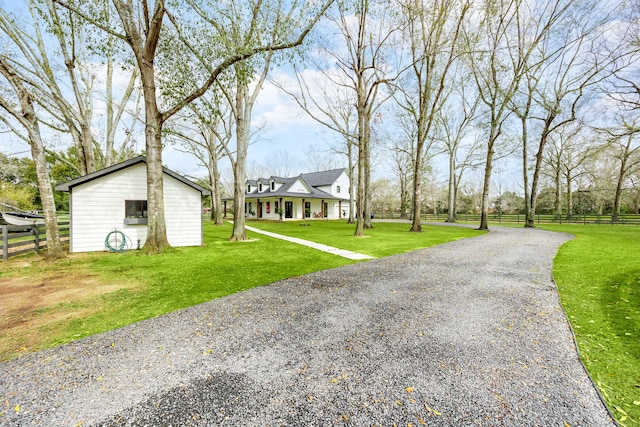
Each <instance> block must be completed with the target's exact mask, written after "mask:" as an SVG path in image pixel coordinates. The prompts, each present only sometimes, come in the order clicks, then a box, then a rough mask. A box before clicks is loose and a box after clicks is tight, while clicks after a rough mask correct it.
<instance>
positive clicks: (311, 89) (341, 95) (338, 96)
mask: <svg viewBox="0 0 640 427" xmlns="http://www.w3.org/2000/svg"><path fill="white" fill-rule="evenodd" d="M312 65H314V66H315V67H316V68H319V69H322V68H323V66H322V65H321V64H318V63H314V64H312ZM294 69H295V70H296V74H295V77H296V82H295V85H293V86H294V87H291V86H290V85H286V84H284V83H283V82H278V81H274V82H273V83H274V84H275V85H276V86H277V87H278V88H280V89H281V90H282V91H284V92H285V93H286V94H288V95H290V96H291V97H292V99H294V100H295V102H296V103H297V104H298V106H299V107H300V108H302V109H303V110H304V111H305V112H306V113H307V114H308V115H309V117H311V118H312V119H313V120H315V121H316V122H318V123H320V124H321V125H323V126H325V127H326V128H327V129H329V130H331V131H333V132H335V133H337V134H338V139H339V142H338V143H337V144H335V145H334V146H333V147H332V150H333V151H334V152H336V153H338V154H341V155H344V156H346V158H347V175H348V176H349V197H350V206H353V201H354V200H353V197H354V194H355V191H354V188H355V183H356V175H355V173H354V171H355V163H354V153H355V151H356V150H357V142H358V132H357V129H358V122H357V114H356V111H355V109H354V108H353V105H354V104H355V99H354V97H353V93H352V91H351V90H349V89H347V88H346V87H345V86H347V83H346V82H344V84H335V83H336V82H335V81H334V80H333V79H332V76H331V75H326V74H325V73H324V72H320V73H319V74H317V75H316V77H317V78H315V79H310V78H308V77H305V71H304V70H303V71H301V70H299V69H298V67H294ZM327 79H328V80H330V81H332V82H333V83H334V84H330V85H327V84H326V80H327ZM320 151H321V150H319V149H318V148H316V147H312V148H311V149H310V151H309V153H307V158H308V163H309V167H310V169H311V170H313V171H320V170H327V169H331V168H333V167H334V166H335V161H334V159H333V158H331V157H330V156H328V155H327V153H323V152H320ZM354 218H355V217H354V209H349V219H348V223H349V224H351V223H353V222H355V221H354Z"/></svg>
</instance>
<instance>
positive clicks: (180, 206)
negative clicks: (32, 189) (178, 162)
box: [70, 163, 202, 252]
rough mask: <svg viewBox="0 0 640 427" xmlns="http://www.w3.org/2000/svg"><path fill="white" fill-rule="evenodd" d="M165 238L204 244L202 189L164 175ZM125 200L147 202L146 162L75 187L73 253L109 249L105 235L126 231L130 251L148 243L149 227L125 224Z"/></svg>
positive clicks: (182, 243)
mask: <svg viewBox="0 0 640 427" xmlns="http://www.w3.org/2000/svg"><path fill="white" fill-rule="evenodd" d="M164 191H165V220H166V224H167V238H168V240H169V243H170V244H171V245H172V246H193V245H201V244H202V205H201V195H200V192H199V191H197V190H195V189H193V188H191V187H189V186H187V185H185V184H183V183H182V182H180V181H177V180H176V179H174V178H172V177H170V176H169V175H166V174H165V175H164ZM125 200H147V169H146V164H145V163H140V164H137V165H134V166H131V167H129V168H126V169H123V170H120V171H117V172H113V173H111V174H109V175H106V176H103V177H100V178H97V179H95V180H92V181H89V182H86V183H84V184H81V185H78V186H76V187H73V188H72V189H71V237H70V246H71V252H91V251H102V250H105V238H106V237H107V235H108V234H109V233H110V232H112V231H114V230H119V231H122V232H123V233H124V234H125V235H126V236H127V237H128V238H129V240H131V249H135V248H136V247H137V246H138V240H139V241H140V246H143V245H144V242H145V241H146V239H147V225H146V224H139V225H125V224H124V217H125Z"/></svg>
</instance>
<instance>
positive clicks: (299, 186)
mask: <svg viewBox="0 0 640 427" xmlns="http://www.w3.org/2000/svg"><path fill="white" fill-rule="evenodd" d="M288 191H289V192H290V193H307V194H309V193H310V191H309V190H308V189H307V186H306V185H305V184H304V183H303V181H302V180H301V179H296V181H295V182H294V183H293V184H292V185H291V187H289V190H288Z"/></svg>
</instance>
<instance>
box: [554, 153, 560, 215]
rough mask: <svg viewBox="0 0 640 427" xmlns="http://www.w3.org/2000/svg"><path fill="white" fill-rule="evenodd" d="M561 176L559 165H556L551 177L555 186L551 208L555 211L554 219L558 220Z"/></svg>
mask: <svg viewBox="0 0 640 427" xmlns="http://www.w3.org/2000/svg"><path fill="white" fill-rule="evenodd" d="M561 179H562V177H561V174H560V165H559V164H558V165H557V167H556V168H555V173H554V176H553V181H554V183H555V186H556V191H555V200H554V202H553V207H554V211H555V217H556V218H558V219H559V218H560V217H561V216H562V182H561Z"/></svg>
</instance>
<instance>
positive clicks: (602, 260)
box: [544, 225, 640, 425]
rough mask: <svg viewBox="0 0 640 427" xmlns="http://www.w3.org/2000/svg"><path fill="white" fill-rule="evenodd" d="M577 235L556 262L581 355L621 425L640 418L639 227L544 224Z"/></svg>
mask: <svg viewBox="0 0 640 427" xmlns="http://www.w3.org/2000/svg"><path fill="white" fill-rule="evenodd" d="M544 228H545V229H549V230H556V231H565V232H569V233H572V234H574V235H575V236H576V238H575V239H574V240H571V241H570V242H567V243H566V244H565V245H563V246H562V247H561V248H560V250H559V252H558V254H557V256H556V258H555V262H554V270H553V274H554V278H555V280H556V282H557V284H558V290H559V292H560V299H561V301H562V305H563V307H564V309H565V311H566V313H567V315H568V317H569V321H570V322H571V326H572V328H573V331H574V333H575V335H576V340H577V342H578V347H579V350H580V354H581V357H582V360H583V362H584V364H585V366H586V367H587V369H588V371H589V373H590V375H591V377H592V378H593V380H594V382H595V383H596V385H597V386H598V388H599V389H600V391H601V393H602V395H603V396H604V398H605V400H606V401H607V404H608V405H609V407H610V408H611V410H612V412H613V414H614V416H615V417H616V419H617V420H618V422H619V423H620V424H621V425H639V424H640V228H637V227H629V226H610V225H602V226H594V225H587V226H584V225H582V226H580V225H562V226H551V225H549V226H546V225H545V226H544Z"/></svg>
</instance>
